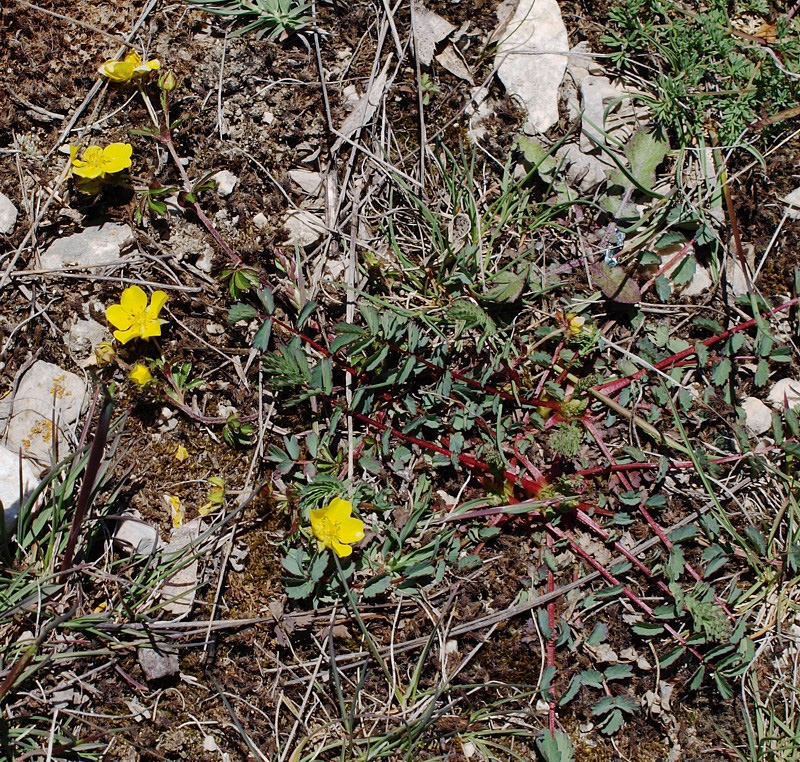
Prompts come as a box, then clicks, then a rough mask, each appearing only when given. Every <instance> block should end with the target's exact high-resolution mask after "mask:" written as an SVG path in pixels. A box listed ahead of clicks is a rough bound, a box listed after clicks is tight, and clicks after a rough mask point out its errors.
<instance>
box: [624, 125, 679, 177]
mask: <svg viewBox="0 0 800 762" xmlns="http://www.w3.org/2000/svg"><path fill="white" fill-rule="evenodd" d="M668 150H669V145H668V144H667V141H666V140H664V139H662V138H659V137H657V136H656V135H655V134H654V133H652V132H648V131H647V130H645V129H640V130H637V131H636V132H635V133H634V135H633V137H632V138H631V139H630V141H628V145H627V146H626V148H625V154H626V156H627V157H628V162H629V163H630V171H631V174H632V175H633V177H634V179H635V180H636V181H637V182H638V183H639V184H640V185H641V186H642V187H644V188H647V190H652V188H653V183H654V182H655V178H656V168H657V167H658V165H659V164H661V162H662V161H664V157H665V156H666V155H667V151H668Z"/></svg>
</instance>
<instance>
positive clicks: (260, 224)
mask: <svg viewBox="0 0 800 762" xmlns="http://www.w3.org/2000/svg"><path fill="white" fill-rule="evenodd" d="M253 224H254V225H255V226H256V227H257V228H258V229H259V230H265V229H266V228H267V226H268V225H269V220H268V219H267V215H265V214H264V212H259V213H258V214H257V215H256V216H255V217H253Z"/></svg>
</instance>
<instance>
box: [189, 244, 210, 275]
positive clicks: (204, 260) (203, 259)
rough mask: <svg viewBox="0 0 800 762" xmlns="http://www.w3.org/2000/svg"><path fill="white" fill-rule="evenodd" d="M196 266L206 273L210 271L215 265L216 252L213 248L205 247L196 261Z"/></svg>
mask: <svg viewBox="0 0 800 762" xmlns="http://www.w3.org/2000/svg"><path fill="white" fill-rule="evenodd" d="M194 266H195V267H196V268H197V269H198V270H200V271H201V272H204V273H210V272H211V270H212V269H213V266H214V252H213V251H212V250H211V249H205V250H204V251H203V253H202V254H200V256H199V257H197V260H196V261H195V263H194Z"/></svg>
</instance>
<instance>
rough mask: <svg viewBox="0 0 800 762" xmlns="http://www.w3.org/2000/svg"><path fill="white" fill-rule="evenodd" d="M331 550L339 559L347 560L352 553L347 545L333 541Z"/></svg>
mask: <svg viewBox="0 0 800 762" xmlns="http://www.w3.org/2000/svg"><path fill="white" fill-rule="evenodd" d="M333 550H334V551H335V552H336V555H337V556H339V558H347V557H348V556H349V555H350V554H351V553H352V552H353V549H352V548H351V547H350V546H349V545H343V544H342V543H341V542H339V541H338V540H334V541H333Z"/></svg>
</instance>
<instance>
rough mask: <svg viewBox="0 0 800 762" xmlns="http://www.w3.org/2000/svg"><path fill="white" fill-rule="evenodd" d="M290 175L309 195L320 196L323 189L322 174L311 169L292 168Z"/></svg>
mask: <svg viewBox="0 0 800 762" xmlns="http://www.w3.org/2000/svg"><path fill="white" fill-rule="evenodd" d="M289 177H290V178H291V180H292V182H293V183H294V184H295V185H298V186H300V188H301V189H302V191H303V192H304V193H307V194H308V195H309V196H318V195H319V192H320V190H322V175H321V174H320V173H319V172H313V171H312V170H310V169H290V170H289Z"/></svg>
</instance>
